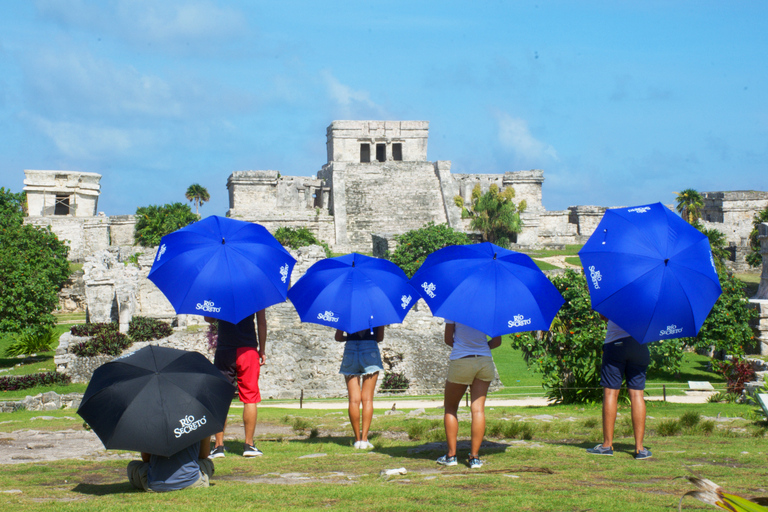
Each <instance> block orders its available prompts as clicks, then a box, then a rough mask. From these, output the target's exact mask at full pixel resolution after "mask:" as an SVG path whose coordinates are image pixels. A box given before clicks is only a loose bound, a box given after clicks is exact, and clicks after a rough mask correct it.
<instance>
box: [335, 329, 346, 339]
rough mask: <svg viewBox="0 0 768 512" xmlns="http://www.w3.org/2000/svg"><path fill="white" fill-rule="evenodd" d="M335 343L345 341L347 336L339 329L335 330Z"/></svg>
mask: <svg viewBox="0 0 768 512" xmlns="http://www.w3.org/2000/svg"><path fill="white" fill-rule="evenodd" d="M333 339H335V340H336V341H347V336H346V335H345V334H344V331H342V330H341V329H336V336H334V338H333Z"/></svg>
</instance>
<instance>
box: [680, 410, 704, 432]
mask: <svg viewBox="0 0 768 512" xmlns="http://www.w3.org/2000/svg"><path fill="white" fill-rule="evenodd" d="M700 421H701V415H700V414H699V413H698V412H696V411H688V412H686V413H683V415H682V416H680V424H681V425H682V426H684V427H686V428H693V427H695V426H696V425H698V424H699V422H700Z"/></svg>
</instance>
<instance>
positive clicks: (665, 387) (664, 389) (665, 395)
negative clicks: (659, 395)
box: [661, 384, 667, 402]
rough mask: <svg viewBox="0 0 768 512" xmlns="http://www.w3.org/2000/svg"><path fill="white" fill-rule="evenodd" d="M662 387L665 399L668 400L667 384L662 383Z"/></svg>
mask: <svg viewBox="0 0 768 512" xmlns="http://www.w3.org/2000/svg"><path fill="white" fill-rule="evenodd" d="M661 389H662V392H663V393H664V401H665V402H666V401H667V385H666V384H662V385H661Z"/></svg>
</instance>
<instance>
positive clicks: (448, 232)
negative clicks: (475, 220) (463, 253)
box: [387, 222, 471, 278]
mask: <svg viewBox="0 0 768 512" xmlns="http://www.w3.org/2000/svg"><path fill="white" fill-rule="evenodd" d="M395 240H396V241H397V243H398V245H397V248H396V249H395V251H394V252H393V253H391V254H390V253H387V258H388V259H390V260H391V261H392V262H393V263H394V264H396V265H397V266H399V267H400V268H401V269H403V272H405V274H406V275H407V276H408V277H409V278H411V277H413V274H415V273H416V271H417V270H418V269H419V267H420V266H421V264H422V263H424V260H425V259H426V258H427V256H429V255H430V254H432V253H433V252H435V251H436V250H438V249H442V248H443V247H446V246H448V245H467V244H469V243H470V242H471V241H470V239H469V237H468V236H467V235H466V233H462V232H461V231H456V230H455V229H453V228H451V227H448V225H447V224H435V223H434V222H430V223H428V224H425V225H424V226H423V227H421V228H419V229H413V230H411V231H408V232H407V233H403V234H402V235H396V236H395Z"/></svg>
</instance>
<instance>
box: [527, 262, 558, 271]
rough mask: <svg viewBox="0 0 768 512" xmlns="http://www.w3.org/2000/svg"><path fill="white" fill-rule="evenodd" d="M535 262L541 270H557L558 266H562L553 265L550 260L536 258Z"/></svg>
mask: <svg viewBox="0 0 768 512" xmlns="http://www.w3.org/2000/svg"><path fill="white" fill-rule="evenodd" d="M533 262H534V263H535V264H536V266H538V267H539V269H541V270H555V269H556V268H560V267H558V266H557V265H553V264H551V263H549V262H546V261H541V260H537V259H534V260H533Z"/></svg>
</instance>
